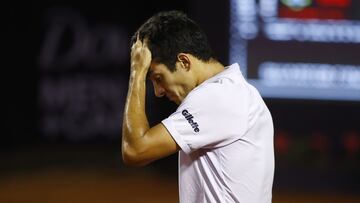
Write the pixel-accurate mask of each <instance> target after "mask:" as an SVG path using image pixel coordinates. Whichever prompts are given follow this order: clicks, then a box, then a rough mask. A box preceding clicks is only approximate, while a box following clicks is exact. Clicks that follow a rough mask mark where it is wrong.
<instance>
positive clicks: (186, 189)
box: [162, 64, 274, 203]
mask: <svg viewBox="0 0 360 203" xmlns="http://www.w3.org/2000/svg"><path fill="white" fill-rule="evenodd" d="M162 123H163V124H164V126H165V127H166V128H167V130H168V131H169V132H170V134H171V136H172V137H173V138H174V140H175V141H176V143H177V144H178V145H179V146H180V147H181V150H180V152H179V195H180V202H181V203H203V202H216V203H218V202H219V203H224V202H241V203H263V202H266V203H267V202H271V198H272V184H273V178H274V148H273V135H274V130H273V122H272V118H271V115H270V112H269V110H268V108H267V107H266V105H265V103H264V101H263V99H262V98H261V96H260V94H259V93H258V91H257V90H256V89H255V88H254V87H253V86H252V85H250V84H249V83H247V82H246V81H245V79H244V77H243V76H242V74H241V71H240V68H239V66H238V64H233V65H231V66H229V67H227V68H226V69H225V70H224V71H222V72H220V73H219V74H217V75H215V76H214V77H212V78H209V79H208V80H206V81H204V82H203V83H202V84H200V85H199V86H198V87H196V88H195V89H193V90H192V91H191V92H190V93H189V94H188V95H187V97H186V98H185V99H184V101H183V102H182V103H181V104H180V106H179V107H178V109H177V110H176V112H174V113H173V114H172V115H170V116H169V117H168V118H167V119H165V120H163V121H162Z"/></svg>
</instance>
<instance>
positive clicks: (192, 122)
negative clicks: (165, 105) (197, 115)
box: [182, 109, 200, 132]
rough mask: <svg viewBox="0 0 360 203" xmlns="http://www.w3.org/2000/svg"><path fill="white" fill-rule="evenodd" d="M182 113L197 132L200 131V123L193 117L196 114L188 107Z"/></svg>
mask: <svg viewBox="0 0 360 203" xmlns="http://www.w3.org/2000/svg"><path fill="white" fill-rule="evenodd" d="M182 115H183V116H184V117H185V119H186V120H187V121H188V122H189V124H190V125H191V127H192V128H194V131H195V132H199V131H200V129H199V124H197V123H196V122H194V120H193V118H194V116H193V115H191V114H190V113H189V112H188V111H187V110H186V109H185V110H183V111H182Z"/></svg>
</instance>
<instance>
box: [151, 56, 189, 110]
mask: <svg viewBox="0 0 360 203" xmlns="http://www.w3.org/2000/svg"><path fill="white" fill-rule="evenodd" d="M149 78H150V80H151V81H152V83H153V86H154V91H155V95H156V96H157V97H162V96H164V95H165V96H166V97H168V98H169V100H170V101H173V102H175V103H176V104H178V105H179V104H180V103H181V102H182V101H183V99H184V98H185V97H186V95H187V94H188V93H189V92H190V91H191V90H192V89H193V87H192V85H191V84H192V81H191V78H192V77H191V73H190V72H189V71H187V70H185V69H184V68H182V67H181V66H180V65H179V62H178V63H176V70H175V71H174V72H171V71H170V70H169V69H168V68H167V67H166V65H164V64H162V63H155V62H152V63H151V65H150V69H149Z"/></svg>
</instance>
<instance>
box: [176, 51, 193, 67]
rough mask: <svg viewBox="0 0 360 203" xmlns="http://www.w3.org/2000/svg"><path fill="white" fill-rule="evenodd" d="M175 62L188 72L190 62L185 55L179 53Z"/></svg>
mask: <svg viewBox="0 0 360 203" xmlns="http://www.w3.org/2000/svg"><path fill="white" fill-rule="evenodd" d="M177 60H178V62H180V65H181V67H182V68H184V69H185V70H187V71H188V70H190V65H191V60H190V58H189V56H188V55H187V54H185V53H179V54H178V55H177Z"/></svg>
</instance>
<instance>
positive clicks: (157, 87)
mask: <svg viewBox="0 0 360 203" xmlns="http://www.w3.org/2000/svg"><path fill="white" fill-rule="evenodd" d="M153 86H154V92H155V96H157V97H163V96H164V95H165V89H164V88H163V87H161V86H160V85H159V84H156V83H155V82H154V83H153Z"/></svg>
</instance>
